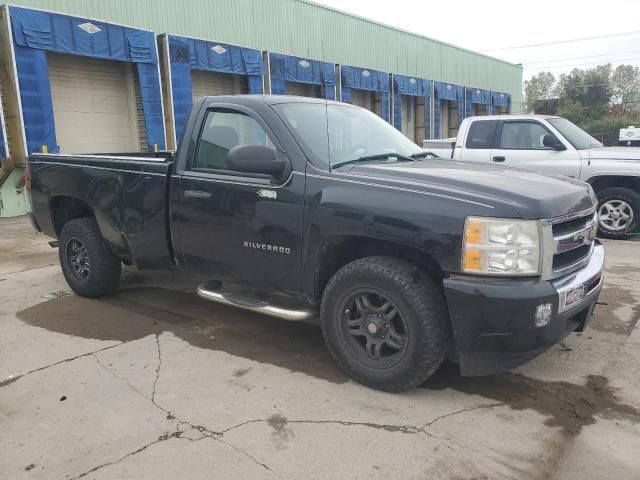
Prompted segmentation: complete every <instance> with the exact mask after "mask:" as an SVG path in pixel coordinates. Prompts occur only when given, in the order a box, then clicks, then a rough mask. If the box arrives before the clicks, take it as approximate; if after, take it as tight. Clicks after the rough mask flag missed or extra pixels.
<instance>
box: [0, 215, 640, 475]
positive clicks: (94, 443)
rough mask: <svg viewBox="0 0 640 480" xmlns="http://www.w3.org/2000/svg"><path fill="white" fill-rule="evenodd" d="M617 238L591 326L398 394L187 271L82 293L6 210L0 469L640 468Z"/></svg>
mask: <svg viewBox="0 0 640 480" xmlns="http://www.w3.org/2000/svg"><path fill="white" fill-rule="evenodd" d="M606 250H607V254H608V267H607V277H606V282H605V289H604V291H603V294H602V296H601V298H600V302H599V305H598V306H597V308H596V314H595V317H594V319H593V322H592V325H591V326H590V328H589V329H588V330H587V331H585V332H584V334H582V335H571V336H570V337H568V338H567V339H566V340H565V341H564V342H563V343H562V344H560V345H558V346H556V347H554V348H552V349H551V350H550V351H549V352H547V353H546V354H545V355H543V356H542V357H540V358H539V359H536V360H535V361H533V362H531V363H529V364H528V365H526V366H524V367H522V368H520V369H518V370H517V371H514V372H511V373H508V374H503V375H497V376H492V377H483V378H472V379H468V378H462V377H460V375H459V374H458V373H457V371H456V368H455V366H453V365H450V364H445V365H444V366H443V367H442V368H441V370H440V371H439V372H438V373H437V374H436V375H435V377H434V378H433V379H431V380H430V381H429V382H427V383H426V384H425V385H423V386H422V387H421V388H418V389H415V390H413V391H410V392H406V393H403V394H388V393H383V392H378V391H374V390H371V389H367V388H365V387H362V386H360V385H358V384H356V383H353V382H352V381H350V380H349V379H348V378H346V377H345V376H344V375H343V374H342V373H341V372H340V371H338V370H337V369H336V367H335V366H334V364H333V362H332V361H331V359H330V357H329V355H328V353H327V352H326V349H325V348H324V345H323V343H322V337H321V333H320V331H319V329H318V328H317V327H315V326H311V325H304V324H294V323H287V322H284V321H279V320H276V319H271V318H267V317H262V316H259V315H256V314H252V313H249V312H243V311H238V310H234V309H230V308H227V307H223V306H220V305H216V304H213V303H208V302H205V301H203V300H201V299H199V298H197V297H196V296H195V295H194V294H193V293H192V289H193V284H191V283H190V282H189V281H188V280H187V279H184V278H183V277H182V276H181V275H180V274H178V273H176V272H169V273H156V272H135V271H132V270H127V271H126V272H125V273H124V274H123V281H122V285H121V287H120V289H119V290H118V292H117V293H116V294H115V295H114V296H113V297H110V298H106V299H100V300H87V299H82V298H79V297H76V296H75V295H72V294H71V293H70V291H69V288H68V286H67V285H66V283H65V282H64V279H63V277H62V275H61V273H60V269H59V267H58V266H57V251H56V250H52V249H50V248H49V247H48V245H47V239H46V238H45V237H43V236H42V235H39V234H36V233H34V232H32V231H31V229H30V226H29V224H28V221H27V220H26V219H24V218H19V219H10V220H7V219H2V220H0V298H1V299H2V301H1V302H0V451H1V452H2V455H0V478H2V479H4V478H6V479H21V478H29V479H31V478H42V479H57V478H60V479H79V478H85V479H111V478H119V479H120V478H131V479H133V478H135V479H140V478H153V479H161V478H177V477H183V478H194V479H196V478H212V477H214V478H242V479H254V478H255V479H265V478H266V479H272V478H273V479H298V478H304V479H325V478H331V479H351V478H367V479H375V478H381V479H382V478H390V477H396V478H403V479H412V478H415V479H423V478H433V479H503V478H504V479H543V478H544V479H552V480H572V479H580V480H584V479H605V478H606V479H608V478H616V479H636V480H637V479H638V478H640V457H639V456H638V455H637V452H638V451H640V423H639V422H640V381H639V379H640V328H639V327H638V325H637V321H638V318H639V316H640V306H639V305H640V302H639V300H640V242H638V241H632V242H606Z"/></svg>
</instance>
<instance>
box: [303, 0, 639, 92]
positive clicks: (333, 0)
mask: <svg viewBox="0 0 640 480" xmlns="http://www.w3.org/2000/svg"><path fill="white" fill-rule="evenodd" d="M314 1H315V2H316V3H319V4H323V5H327V6H329V7H333V8H336V9H338V10H342V11H346V12H349V13H353V14H356V15H359V16H362V17H366V18H369V19H371V20H375V21H378V22H381V23H385V24H387V25H391V26H394V27H398V28H401V29H403V30H408V31H410V32H414V33H418V34H420V35H424V36H427V37H430V38H433V39H435V40H440V41H443V42H447V43H451V44H454V45H457V46H460V47H464V48H467V49H469V50H473V51H476V52H481V53H484V54H487V55H491V56H494V57H497V58H500V59H503V60H507V61H509V62H512V63H521V64H523V67H524V73H523V78H524V79H525V80H526V79H528V78H530V77H531V76H533V75H535V74H536V73H538V72H540V71H550V72H552V73H553V74H554V75H555V76H556V77H558V76H559V75H560V74H562V73H568V72H570V71H571V70H572V69H573V68H591V67H595V66H596V65H598V64H605V63H611V64H612V65H613V67H614V68H615V66H617V65H619V64H621V63H625V64H632V65H638V66H640V0H609V1H608V2H605V1H603V0H598V1H595V0H534V1H528V2H523V1H518V0H512V1H507V0H479V1H478V0H475V1H474V0H456V1H455V2H454V1H448V2H445V1H435V2H434V1H429V0H427V1H424V0H423V1H420V2H417V1H409V0H393V1H391V2H390V1H388V0H385V1H380V0H314ZM452 14H453V15H455V18H452ZM585 37H589V38H591V37H602V38H591V39H590V40H581V41H576V42H574V41H570V42H567V40H574V39H584V38H585ZM552 42H553V43H552ZM556 42H563V43H556ZM541 43H544V44H546V45H539V44H541ZM529 45H536V46H531V47H526V48H521V47H523V46H529Z"/></svg>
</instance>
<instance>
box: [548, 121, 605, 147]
mask: <svg viewBox="0 0 640 480" xmlns="http://www.w3.org/2000/svg"><path fill="white" fill-rule="evenodd" d="M547 121H548V122H549V123H550V124H551V125H553V126H554V127H555V128H557V129H558V131H559V132H560V133H561V134H562V136H563V137H564V138H566V139H567V140H569V143H571V145H573V146H574V147H575V149H576V150H587V149H588V148H594V147H602V144H601V143H600V142H599V141H598V140H596V139H595V138H593V137H592V136H591V135H589V134H588V133H587V132H585V131H584V130H582V129H581V128H580V127H578V126H576V125H574V124H573V123H571V122H570V121H569V120H567V119H566V118H549V119H547Z"/></svg>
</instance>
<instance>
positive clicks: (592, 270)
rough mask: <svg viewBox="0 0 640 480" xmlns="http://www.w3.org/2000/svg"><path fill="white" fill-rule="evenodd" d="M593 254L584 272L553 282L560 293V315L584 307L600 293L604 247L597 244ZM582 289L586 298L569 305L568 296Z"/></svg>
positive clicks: (595, 243)
mask: <svg viewBox="0 0 640 480" xmlns="http://www.w3.org/2000/svg"><path fill="white" fill-rule="evenodd" d="M591 251H592V254H591V255H590V256H589V257H588V258H589V261H588V263H587V267H586V268H585V269H584V270H580V271H579V272H577V273H574V274H573V275H569V276H567V277H566V278H562V279H559V280H556V281H555V282H553V285H554V287H555V288H556V290H557V292H558V313H563V312H566V311H568V310H571V309H573V308H576V307H580V306H582V305H584V303H585V301H586V300H587V299H589V298H591V295H593V294H594V292H598V291H599V290H600V287H601V286H602V283H603V281H604V273H603V269H604V247H603V246H602V245H600V244H599V243H597V242H594V245H593V246H592V248H591ZM580 287H582V289H583V294H584V296H583V297H582V299H580V300H579V301H577V302H575V303H571V304H569V305H567V294H569V293H571V292H572V291H574V290H575V289H577V288H580Z"/></svg>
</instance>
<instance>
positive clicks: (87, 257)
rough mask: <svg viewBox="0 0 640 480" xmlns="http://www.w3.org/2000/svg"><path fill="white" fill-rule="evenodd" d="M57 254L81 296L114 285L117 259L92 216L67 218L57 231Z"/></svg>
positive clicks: (98, 293)
mask: <svg viewBox="0 0 640 480" xmlns="http://www.w3.org/2000/svg"><path fill="white" fill-rule="evenodd" d="M83 249H84V250H83ZM58 254H59V257H60V266H61V267H62V273H63V274H64V278H65V279H66V280H67V283H68V284H69V286H70V287H71V289H72V290H73V291H74V292H75V293H76V294H78V295H80V296H81V297H89V298H98V297H103V296H105V295H109V294H110V293H112V292H113V291H114V290H115V289H116V288H117V286H118V283H119V282H120V266H121V265H120V259H119V258H118V257H116V256H115V255H113V254H112V253H111V252H109V251H108V250H107V249H106V247H105V245H104V242H103V241H102V235H101V234H100V230H99V228H98V224H97V223H96V221H95V219H93V218H77V219H75V220H71V221H69V222H67V223H66V224H65V225H64V227H63V228H62V233H61V234H60V244H59V249H58ZM82 267H85V268H82ZM85 270H86V271H85Z"/></svg>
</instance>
